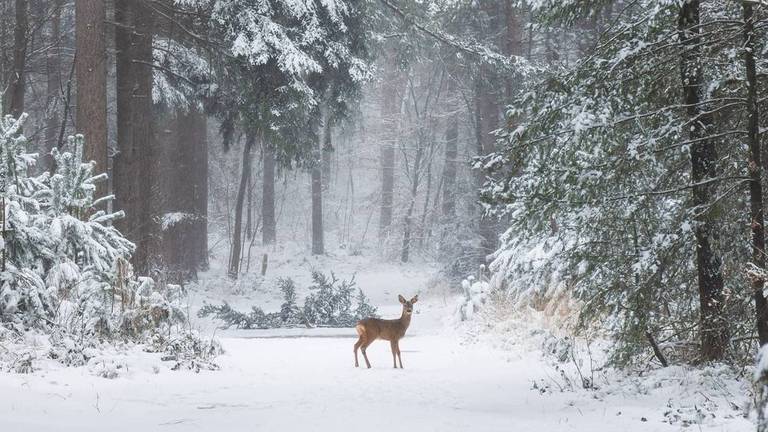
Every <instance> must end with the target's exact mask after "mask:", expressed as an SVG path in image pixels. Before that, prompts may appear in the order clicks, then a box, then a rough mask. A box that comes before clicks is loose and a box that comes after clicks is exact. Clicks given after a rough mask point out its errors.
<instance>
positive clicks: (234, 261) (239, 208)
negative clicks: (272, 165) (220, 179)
mask: <svg viewBox="0 0 768 432" xmlns="http://www.w3.org/2000/svg"><path fill="white" fill-rule="evenodd" d="M256 134H257V132H255V131H252V130H251V131H247V132H246V135H245V144H244V145H243V157H242V161H243V167H242V171H241V173H240V186H239V187H238V189H237V200H236V202H235V225H234V229H233V230H232V250H231V252H230V254H229V277H231V278H233V279H236V278H237V277H238V275H239V274H240V254H241V252H242V236H243V235H242V231H243V203H244V202H245V194H246V191H247V186H248V179H249V178H250V176H251V159H252V156H251V150H253V147H254V146H255V145H256Z"/></svg>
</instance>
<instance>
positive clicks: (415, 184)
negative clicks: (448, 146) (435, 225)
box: [400, 137, 424, 263]
mask: <svg viewBox="0 0 768 432" xmlns="http://www.w3.org/2000/svg"><path fill="white" fill-rule="evenodd" d="M423 157H424V142H423V139H422V138H421V137H419V147H418V149H416V156H415V157H414V161H413V171H412V172H413V180H412V182H411V200H410V203H409V204H408V210H406V213H405V220H404V221H403V226H404V228H403V247H402V249H401V251H400V261H401V262H404V263H407V262H408V260H409V259H410V253H411V226H412V224H413V209H414V207H415V206H416V195H417V194H418V193H419V182H420V181H421V174H420V173H421V163H422V161H421V160H422V158H423Z"/></svg>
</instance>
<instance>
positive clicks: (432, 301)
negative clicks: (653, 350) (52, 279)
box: [0, 257, 753, 432]
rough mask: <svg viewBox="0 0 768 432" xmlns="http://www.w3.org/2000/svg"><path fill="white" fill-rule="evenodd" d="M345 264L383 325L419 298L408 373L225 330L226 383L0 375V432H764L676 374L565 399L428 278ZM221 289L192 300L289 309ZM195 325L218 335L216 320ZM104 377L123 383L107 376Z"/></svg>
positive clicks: (332, 348)
mask: <svg viewBox="0 0 768 432" xmlns="http://www.w3.org/2000/svg"><path fill="white" fill-rule="evenodd" d="M324 260H334V259H332V258H324ZM335 260H336V261H339V259H335ZM343 260H344V262H345V263H346V267H344V268H343V272H340V273H339V274H338V276H339V277H341V278H346V277H349V276H350V274H351V273H352V272H356V274H357V278H356V279H357V281H358V283H359V285H360V286H361V287H362V288H363V289H364V290H365V291H366V293H367V294H369V296H371V298H372V300H373V303H375V304H377V305H378V306H380V313H381V314H383V315H384V316H393V317H394V316H396V315H398V314H399V310H400V307H399V305H398V303H397V298H396V296H397V294H398V293H402V294H404V295H406V296H411V295H413V294H416V293H417V292H419V293H420V301H419V303H417V305H416V314H415V315H414V318H413V322H412V324H411V328H410V329H409V332H408V335H407V336H406V338H405V339H404V340H403V341H402V342H401V349H402V357H403V364H404V366H405V369H402V370H401V369H393V368H392V363H391V361H392V358H391V355H390V351H389V345H388V344H387V343H386V342H380V341H379V342H376V343H374V344H373V345H372V346H371V347H370V348H369V351H368V353H369V357H370V359H371V362H372V363H373V369H370V370H368V369H364V368H355V367H353V364H354V360H353V354H352V345H353V343H354V342H355V333H354V330H352V329H312V330H308V329H292V330H270V331H241V330H226V331H218V332H217V333H216V337H217V338H219V340H220V342H221V344H222V345H223V348H224V349H225V351H226V353H225V354H224V355H222V356H221V357H220V358H219V359H218V360H217V363H218V364H219V365H220V366H221V370H220V371H202V372H200V373H194V372H191V371H176V372H173V371H170V370H168V366H167V365H166V364H164V363H163V362H161V361H160V359H159V354H150V353H144V352H141V351H140V350H139V349H137V348H131V349H129V350H128V351H127V352H116V353H115V354H114V355H112V356H109V355H104V356H102V357H101V358H100V360H98V361H96V362H94V361H92V362H91V364H89V365H88V366H85V367H80V368H64V367H61V366H58V365H57V364H56V363H53V362H51V363H50V364H45V365H44V366H43V367H41V369H40V370H38V371H36V372H35V373H32V374H26V375H22V374H0V430H2V431H20V432H21V431H25V432H26V431H30V432H36V431H78V432H86V431H105V430H106V431H110V432H118V431H130V432H136V431H155V430H157V431H164V430H168V431H342V430H365V431H387V432H393V431H440V432H450V431H470V430H471V431H481V432H485V431H488V432H490V431H504V432H506V431H535V432H540V431H547V432H550V431H622V432H631V431H654V430H659V431H667V430H669V431H672V430H684V429H686V427H688V426H690V427H692V428H694V429H693V430H707V431H734V432H738V431H748V430H753V423H752V422H751V421H749V420H746V419H744V418H743V416H742V412H743V407H744V406H745V404H746V400H747V396H746V394H745V389H744V388H743V385H740V384H739V382H738V381H735V380H730V379H721V375H723V374H724V375H727V372H726V373H723V374H721V372H722V371H718V370H717V369H709V372H707V370H705V371H704V372H702V371H695V370H687V369H685V368H680V367H673V368H667V369H666V370H664V371H660V372H657V373H656V374H654V375H653V376H652V377H650V378H648V379H639V380H633V379H629V378H627V379H622V380H619V379H616V380H613V381H612V382H606V383H603V382H600V384H599V386H600V387H601V389H600V390H596V391H594V390H592V391H587V390H581V389H575V390H566V391H561V390H560V389H559V388H558V387H557V384H556V383H557V382H559V381H560V379H559V378H558V377H557V374H558V371H557V370H556V369H553V365H552V363H551V362H550V361H548V360H546V359H545V358H544V357H543V356H542V354H541V352H540V350H539V349H537V348H536V346H535V344H526V343H513V344H506V345H505V344H502V345H504V346H500V345H499V344H495V343H488V341H487V339H488V338H474V340H473V341H472V342H471V343H470V342H468V340H470V339H471V338H468V337H467V335H466V334H465V332H466V331H467V330H466V329H467V326H459V327H456V326H455V325H454V323H452V322H451V318H450V317H451V315H452V314H453V312H454V305H455V301H454V299H453V297H452V296H451V295H450V294H449V293H447V292H446V291H445V290H444V289H442V288H439V287H434V286H433V287H431V288H430V287H429V286H430V284H429V283H428V281H429V279H430V269H429V268H428V267H427V270H426V271H425V270H424V268H422V267H419V266H400V265H394V264H384V263H378V264H377V263H371V262H370V261H369V260H366V259H364V258H355V257H345V258H344V259H343ZM326 264H329V263H328V262H323V261H321V262H315V263H312V262H307V261H306V260H302V261H300V262H298V263H297V262H283V263H279V262H278V263H275V270H274V273H275V274H274V275H271V277H273V278H274V277H277V276H285V275H293V276H299V277H302V276H300V274H302V273H307V269H308V268H309V267H312V266H313V265H317V266H318V267H319V268H323V266H324V265H326ZM342 273H343V274H342ZM307 276H308V275H307ZM203 285H205V284H203ZM214 285H215V284H210V285H209V286H203V287H201V288H200V289H199V292H195V293H193V294H192V297H194V299H193V303H194V304H195V305H197V304H199V303H201V302H202V301H216V300H219V301H220V300H222V299H228V300H230V301H233V304H239V305H241V306H242V307H243V308H244V307H245V306H246V305H251V304H255V302H257V301H258V302H259V304H260V305H262V306H263V305H264V304H267V305H270V306H269V307H273V308H274V307H278V306H279V295H278V294H276V293H272V292H269V291H268V290H266V288H264V286H268V285H269V284H268V283H266V282H265V283H263V285H259V286H257V285H254V286H253V287H240V290H239V291H240V292H239V293H236V294H233V293H224V292H221V291H220V290H218V289H217V288H216V287H215V286H214ZM192 309H194V307H193V308H192ZM265 309H268V307H267V308H265ZM197 324H198V325H199V326H201V328H203V329H204V331H211V332H212V331H213V330H212V326H210V323H208V322H207V321H204V320H203V321H200V322H198V323H197ZM470 327H471V326H470ZM476 330H477V329H476V328H474V330H473V331H476ZM507 330H509V331H515V329H514V328H509V329H507ZM520 331H521V333H520V334H521V335H523V337H524V336H525V335H524V334H523V332H525V331H528V330H523V329H521V330H520ZM99 367H102V368H105V369H110V370H115V372H116V373H117V377H116V378H114V379H106V378H102V377H99V376H97V375H98V374H95V373H94V368H96V369H98V368H99ZM697 404H700V405H697ZM713 416H714V417H713Z"/></svg>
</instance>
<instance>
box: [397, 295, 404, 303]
mask: <svg viewBox="0 0 768 432" xmlns="http://www.w3.org/2000/svg"><path fill="white" fill-rule="evenodd" d="M397 299H398V300H400V303H402V304H405V297H403V296H401V295H398V296H397Z"/></svg>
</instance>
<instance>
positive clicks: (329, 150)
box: [323, 120, 333, 191]
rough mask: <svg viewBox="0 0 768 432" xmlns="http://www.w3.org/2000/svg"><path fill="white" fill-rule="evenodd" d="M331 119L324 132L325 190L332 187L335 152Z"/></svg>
mask: <svg viewBox="0 0 768 432" xmlns="http://www.w3.org/2000/svg"><path fill="white" fill-rule="evenodd" d="M331 130H332V129H331V121H330V120H328V126H327V127H326V128H325V131H324V133H323V190H324V191H328V190H329V189H330V187H331V155H332V154H333V143H332V141H331V138H332V137H331Z"/></svg>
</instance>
